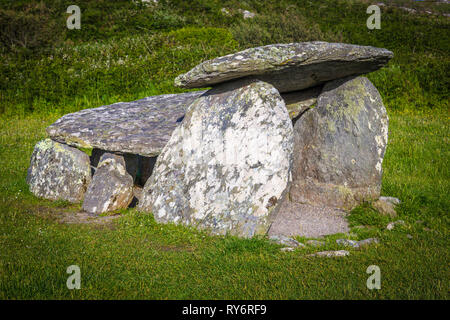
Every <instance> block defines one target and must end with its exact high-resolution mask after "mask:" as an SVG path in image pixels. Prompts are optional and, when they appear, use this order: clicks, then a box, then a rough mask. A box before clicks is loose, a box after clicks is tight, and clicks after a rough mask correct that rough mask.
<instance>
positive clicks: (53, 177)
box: [27, 139, 91, 202]
mask: <svg viewBox="0 0 450 320" xmlns="http://www.w3.org/2000/svg"><path fill="white" fill-rule="evenodd" d="M90 182H91V167H90V163H89V156H88V155H87V154H86V153H84V152H82V151H80V150H78V149H75V148H72V147H69V146H67V145H65V144H61V143H58V142H55V141H52V140H50V139H45V140H42V141H40V142H38V143H37V144H36V146H35V147H34V151H33V154H32V156H31V162H30V167H29V169H28V175H27V183H28V185H29V186H30V191H31V192H32V193H33V194H34V195H36V196H37V197H40V198H45V199H49V200H66V201H70V202H79V201H81V200H83V196H84V193H85V192H86V189H87V186H88V184H89V183H90Z"/></svg>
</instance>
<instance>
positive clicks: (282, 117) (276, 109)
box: [139, 81, 293, 237]
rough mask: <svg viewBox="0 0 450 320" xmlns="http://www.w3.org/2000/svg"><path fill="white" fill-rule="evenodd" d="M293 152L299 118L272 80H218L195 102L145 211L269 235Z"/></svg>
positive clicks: (147, 193) (150, 188)
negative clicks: (292, 115)
mask: <svg viewBox="0 0 450 320" xmlns="http://www.w3.org/2000/svg"><path fill="white" fill-rule="evenodd" d="M292 151H293V127H292V122H291V120H290V118H289V115H288V112H287V110H286V107H285V104H284V101H283V99H282V98H281V96H280V94H279V93H278V91H277V90H276V89H275V88H274V87H273V86H272V85H270V84H267V83H264V82H261V81H235V82H231V83H225V84H222V85H219V86H217V87H215V88H213V89H211V90H209V91H208V92H206V93H205V94H203V95H202V96H201V97H199V98H198V99H196V100H195V101H194V102H193V103H192V105H191V106H190V107H189V109H188V111H187V113H186V116H185V118H184V120H183V123H182V124H181V126H179V127H177V128H176V129H175V131H174V133H173V134H172V137H171V138H170V140H169V142H168V143H167V145H166V146H165V147H164V149H163V151H162V153H161V154H160V156H159V157H158V159H157V162H156V165H155V168H154V171H153V175H152V177H151V178H150V179H149V180H148V181H147V183H146V185H145V187H144V190H143V195H142V201H141V202H140V204H139V208H140V209H141V210H145V211H152V212H153V214H154V216H155V219H156V220H157V221H159V222H175V223H183V224H187V225H192V226H197V227H199V228H205V229H209V230H210V231H212V233H215V234H226V233H230V234H234V235H238V236H243V237H251V236H254V235H257V234H265V233H266V231H267V229H268V227H269V226H270V218H271V213H272V212H273V210H274V208H275V207H276V206H277V203H278V201H279V199H280V198H281V197H282V196H283V192H284V191H285V189H286V187H287V185H288V183H289V181H290V175H291V171H290V170H291V164H292Z"/></svg>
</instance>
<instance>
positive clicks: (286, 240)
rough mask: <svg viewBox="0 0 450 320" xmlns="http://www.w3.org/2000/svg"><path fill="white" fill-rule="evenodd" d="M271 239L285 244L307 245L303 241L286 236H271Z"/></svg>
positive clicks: (293, 245) (292, 245)
mask: <svg viewBox="0 0 450 320" xmlns="http://www.w3.org/2000/svg"><path fill="white" fill-rule="evenodd" d="M269 239H270V240H271V241H273V242H276V243H278V244H282V245H285V246H289V247H298V246H301V247H304V246H305V245H304V244H303V243H300V242H298V241H297V240H295V239H293V238H290V237H285V236H271V237H270V238H269Z"/></svg>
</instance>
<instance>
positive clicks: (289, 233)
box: [268, 199, 349, 244]
mask: <svg viewBox="0 0 450 320" xmlns="http://www.w3.org/2000/svg"><path fill="white" fill-rule="evenodd" d="M345 217H346V213H345V212H344V211H342V210H339V209H336V208H331V207H325V206H322V207H318V206H311V205H308V204H301V203H294V202H291V201H289V200H287V199H284V200H282V201H281V204H280V206H279V207H278V210H277V213H276V215H275V217H274V218H273V223H272V225H271V227H270V229H269V232H268V234H269V236H285V237H293V236H302V237H307V238H317V237H321V236H325V235H329V234H335V233H345V232H348V231H349V227H348V222H347V220H346V218H345ZM307 244H308V243H307Z"/></svg>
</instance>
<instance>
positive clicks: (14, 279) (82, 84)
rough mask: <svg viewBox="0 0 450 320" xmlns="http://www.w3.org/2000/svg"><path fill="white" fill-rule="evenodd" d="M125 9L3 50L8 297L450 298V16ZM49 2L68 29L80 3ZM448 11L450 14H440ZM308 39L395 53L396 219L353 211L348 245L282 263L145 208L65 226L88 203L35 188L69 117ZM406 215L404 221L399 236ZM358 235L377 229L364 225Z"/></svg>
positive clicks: (385, 78) (300, 253)
mask: <svg viewBox="0 0 450 320" xmlns="http://www.w3.org/2000/svg"><path fill="white" fill-rule="evenodd" d="M29 2H30V1H28V2H26V1H16V2H15V4H14V5H13V4H10V2H6V1H0V4H1V5H2V7H0V8H1V10H3V11H1V10H0V23H3V22H4V21H5V19H6V18H5V17H8V15H7V14H8V12H11V11H14V10H16V11H18V10H23V11H24V12H25V11H26V10H25V9H24V7H23V6H26V5H27V4H26V3H29ZM120 2H121V1H116V2H102V1H97V2H94V1H89V0H84V1H80V3H82V4H84V5H85V6H86V8H87V9H86V14H85V16H86V20H85V22H84V23H85V24H86V26H85V28H82V32H81V33H79V34H76V33H72V31H70V32H68V31H64V32H65V33H64V34H63V33H61V35H60V36H58V37H56V36H55V37H56V38H55V39H54V40H51V39H50V40H51V42H49V43H47V42H42V41H41V42H39V41H38V40H39V39H37V40H36V41H37V43H38V45H37V47H36V48H34V47H30V48H26V47H24V48H18V47H6V46H4V47H2V51H1V65H0V68H1V71H0V72H1V75H2V77H1V79H0V90H1V91H0V93H1V95H0V102H1V103H0V248H1V250H0V299H80V298H81V299H86V298H87V299H89V298H90V299H94V298H95V299H98V298H100V299H448V298H449V289H450V288H449V285H450V269H449V249H448V248H449V226H450V223H449V222H450V221H449V210H450V194H449V190H450V166H449V161H448V159H449V158H450V147H449V138H450V130H449V128H450V118H449V108H448V107H449V105H448V101H449V100H448V88H449V87H450V85H449V76H448V71H449V61H450V58H449V55H448V52H450V50H449V43H448V37H445V36H444V35H445V33H446V32H447V33H448V29H449V22H448V20H446V18H444V17H439V16H432V17H430V16H427V15H420V14H419V15H412V14H408V13H406V12H403V11H401V10H397V9H395V8H392V9H390V8H388V9H383V15H382V29H381V30H373V31H369V30H367V29H366V28H365V19H366V18H367V14H366V13H365V8H366V7H367V3H361V2H359V1H346V2H344V1H331V0H328V1H320V2H315V1H314V2H313V1H301V0H298V1H267V2H264V3H263V2H259V1H243V2H241V1H239V2H238V1H224V2H219V1H213V0H209V1H208V0H205V1H201V0H197V1H191V2H189V4H188V3H187V2H183V1H172V2H171V3H172V5H170V4H166V2H164V1H160V3H161V4H162V6H161V7H159V8H156V9H155V8H152V7H142V8H141V7H139V8H138V9H136V8H135V7H132V6H131V5H130V4H129V3H128V4H126V5H125V2H126V1H122V4H123V7H120V5H119V3H120ZM24 3H25V4H24ZM44 3H46V4H47V6H48V8H50V9H49V12H48V13H46V12H47V11H45V10H44V9H42V8H41V9H39V10H41V11H39V12H41V14H43V15H44V16H45V15H46V14H47V18H48V19H49V21H58V20H57V19H56V18H55V19H56V20H52V19H54V18H53V17H54V15H56V14H55V13H54V12H53V11H55V12H57V11H58V10H59V11H60V12H64V11H65V10H64V6H65V5H66V2H65V1H44ZM70 4H72V3H70ZM101 5H104V6H106V8H107V9H108V10H104V11H105V12H107V13H108V14H107V16H106V17H104V16H102V15H101V10H100V12H98V11H99V8H101ZM14 6H15V7H14ZM21 6H22V7H21ZM222 7H227V8H233V10H235V9H236V8H242V9H247V10H250V11H253V12H256V13H257V14H258V16H257V17H256V18H255V19H254V20H252V21H249V20H243V19H241V18H239V17H238V15H237V14H235V15H234V16H232V17H226V16H223V15H221V14H220V8H222ZM55 8H56V9H55ZM61 8H63V9H61ZM60 9H61V10H60ZM188 9H189V10H188ZM27 10H29V11H26V12H31V13H30V15H31V16H32V17H28V18H24V19H31V20H32V19H33V14H34V13H33V12H35V11H33V10H37V9H29V8H28V9H27ZM52 10H53V11H52ZM233 10H232V11H233ZM437 10H438V11H443V12H445V9H443V7H442V5H439V8H438V9H437ZM6 11H7V12H6ZM5 12H6V13H5ZM42 12H44V13H42ZM233 12H234V11H233ZM150 13H151V14H150ZM56 16H57V15H56ZM283 17H287V18H283ZM2 19H3V20H2ZM6 20H7V19H6ZM31 20H30V21H31ZM27 21H28V20H27ZM63 22H64V21H63ZM44 31H45V30H43V31H42V32H44ZM61 32H62V31H61ZM55 33H57V32H55ZM50 40H49V41H50ZM307 40H326V41H342V42H350V43H359V44H367V45H375V46H380V47H386V48H388V49H390V50H392V51H394V54H395V58H394V59H393V61H392V62H391V63H390V64H389V65H388V67H386V68H384V69H382V70H380V71H377V72H375V73H372V74H370V75H369V78H370V79H371V81H373V83H374V84H375V85H376V86H377V87H378V88H379V90H380V93H381V94H382V96H383V100H384V102H385V105H386V107H387V109H388V114H389V117H390V126H389V145H388V148H387V152H386V156H385V160H384V162H383V170H384V176H383V183H382V194H383V195H388V196H394V197H397V198H399V199H401V200H402V204H401V205H400V206H399V209H398V217H397V218H394V219H391V218H387V217H385V216H381V215H380V214H379V213H377V212H376V211H374V210H373V209H372V208H371V207H370V206H368V205H364V206H361V207H358V208H356V209H355V210H353V211H352V213H351V216H350V222H351V226H352V227H353V228H352V230H351V233H350V234H349V235H334V236H331V237H327V238H326V239H325V241H326V246H325V247H323V248H320V249H318V248H314V247H306V248H300V249H297V250H295V251H294V252H281V251H280V246H279V245H276V244H273V243H271V242H269V241H268V240H267V239H264V238H258V239H251V240H246V239H237V238H234V237H229V236H226V237H211V236H208V235H207V234H206V233H203V232H199V231H196V230H193V229H190V228H186V227H182V226H175V225H161V224H157V223H156V222H155V221H154V219H153V217H152V216H151V215H148V214H144V213H139V212H137V211H135V210H134V209H129V210H124V211H122V212H121V214H120V216H119V217H118V218H117V219H114V220H113V221H112V222H110V223H107V224H105V225H95V224H66V223H60V218H61V217H62V216H65V215H68V214H70V213H74V212H77V211H79V209H80V204H76V205H71V204H68V203H65V202H50V201H45V200H40V199H37V198H35V197H34V196H33V195H32V194H31V193H30V192H29V191H28V186H27V184H26V182H25V177H26V171H27V167H28V165H29V159H30V156H31V153H32V150H33V147H34V145H35V144H36V142H37V141H39V140H40V139H42V138H44V137H45V128H46V126H48V125H50V124H51V123H53V122H54V121H55V120H56V119H58V118H59V117H60V116H61V115H63V114H65V113H67V112H73V111H77V110H80V109H83V108H88V107H96V106H100V105H102V104H107V103H114V102H117V101H127V100H128V101H129V100H134V99H138V98H142V97H145V96H148V95H153V94H160V93H171V92H180V91H181V90H180V89H177V88H175V87H173V84H172V83H173V78H174V77H175V76H176V75H178V74H180V73H182V72H184V71H187V70H188V69H189V68H191V67H193V66H194V65H196V64H197V63H199V62H200V61H202V60H204V59H208V58H212V57H215V56H219V55H223V54H227V53H230V52H234V51H236V50H239V49H243V48H246V47H251V46H254V45H261V44H268V43H275V42H290V41H307ZM397 219H401V220H404V221H405V225H403V226H401V225H398V226H396V227H395V228H394V230H392V231H388V230H386V229H385V227H386V225H387V224H388V223H389V222H390V221H392V220H397ZM360 225H364V226H365V228H362V229H361V228H354V227H356V226H360ZM408 235H409V236H408ZM373 236H375V237H378V238H379V239H380V244H378V245H372V246H370V247H368V248H365V249H362V250H353V249H349V250H350V256H348V257H344V258H335V259H330V258H312V257H307V255H308V254H309V253H312V252H315V251H319V250H326V249H337V248H338V246H337V245H336V244H335V239H336V238H338V237H349V238H352V239H364V238H368V237H373ZM301 240H302V241H303V240H305V239H301ZM70 265H78V266H80V268H81V287H82V289H81V290H68V289H67V287H66V280H67V277H68V276H69V275H68V274H67V273H66V268H67V267H68V266H70ZM370 265H378V266H379V267H380V269H381V290H368V289H367V287H366V280H367V278H368V276H369V275H368V274H367V273H366V269H367V267H368V266H370Z"/></svg>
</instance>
